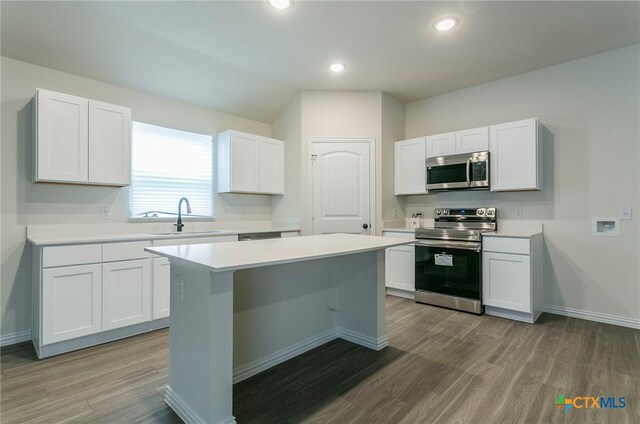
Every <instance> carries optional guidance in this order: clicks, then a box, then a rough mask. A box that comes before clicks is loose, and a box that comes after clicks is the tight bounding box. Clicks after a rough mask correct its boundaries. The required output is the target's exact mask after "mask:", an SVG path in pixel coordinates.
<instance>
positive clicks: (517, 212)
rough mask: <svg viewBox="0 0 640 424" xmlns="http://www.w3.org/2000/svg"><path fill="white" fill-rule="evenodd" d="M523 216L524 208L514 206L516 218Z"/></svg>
mask: <svg viewBox="0 0 640 424" xmlns="http://www.w3.org/2000/svg"><path fill="white" fill-rule="evenodd" d="M523 217H524V209H522V208H516V219H522V218H523Z"/></svg>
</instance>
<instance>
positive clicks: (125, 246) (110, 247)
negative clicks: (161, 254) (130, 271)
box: [102, 241, 151, 262]
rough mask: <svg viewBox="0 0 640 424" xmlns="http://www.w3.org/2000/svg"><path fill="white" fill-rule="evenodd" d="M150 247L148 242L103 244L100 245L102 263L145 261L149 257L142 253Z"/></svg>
mask: <svg viewBox="0 0 640 424" xmlns="http://www.w3.org/2000/svg"><path fill="white" fill-rule="evenodd" d="M149 246H151V242H148V241H134V242H127V243H105V244H103V245H102V261H103V262H113V261H126V260H129V259H146V258H148V257H149V256H150V255H149V254H148V253H147V252H145V251H144V248H145V247H149Z"/></svg>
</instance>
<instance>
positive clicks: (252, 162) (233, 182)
mask: <svg viewBox="0 0 640 424" xmlns="http://www.w3.org/2000/svg"><path fill="white" fill-rule="evenodd" d="M259 141H260V140H259V137H258V136H257V135H252V134H245V133H239V132H235V131H232V132H231V146H230V153H231V163H230V171H231V172H230V174H231V179H230V191H238V192H248V193H257V192H258V191H259V190H260V142H259Z"/></svg>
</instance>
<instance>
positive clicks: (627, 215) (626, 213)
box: [620, 206, 631, 220]
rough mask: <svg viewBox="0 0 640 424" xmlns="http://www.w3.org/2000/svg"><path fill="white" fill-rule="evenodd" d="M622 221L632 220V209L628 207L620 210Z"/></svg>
mask: <svg viewBox="0 0 640 424" xmlns="http://www.w3.org/2000/svg"><path fill="white" fill-rule="evenodd" d="M620 219H624V220H630V219H631V207H630V206H626V207H623V208H620Z"/></svg>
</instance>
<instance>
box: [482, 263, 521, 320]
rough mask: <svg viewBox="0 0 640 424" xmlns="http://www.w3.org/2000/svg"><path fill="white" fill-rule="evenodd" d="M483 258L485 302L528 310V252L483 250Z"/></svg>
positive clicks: (515, 309)
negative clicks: (513, 253) (512, 252)
mask: <svg viewBox="0 0 640 424" xmlns="http://www.w3.org/2000/svg"><path fill="white" fill-rule="evenodd" d="M483 262H484V266H483V274H484V275H483V277H484V281H486V282H487V284H485V285H484V304H485V305H489V306H496V307H499V308H505V309H510V310H513V311H520V312H531V261H530V258H529V255H512V254H508V253H493V252H485V253H484V256H483Z"/></svg>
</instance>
